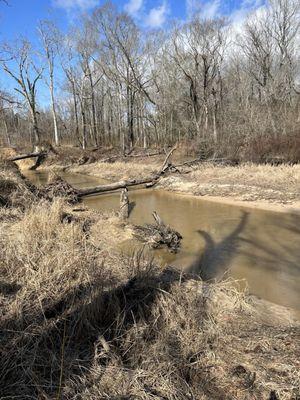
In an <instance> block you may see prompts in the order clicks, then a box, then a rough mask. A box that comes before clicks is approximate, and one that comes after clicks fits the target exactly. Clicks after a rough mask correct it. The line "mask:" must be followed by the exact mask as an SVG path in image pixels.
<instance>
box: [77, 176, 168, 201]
mask: <svg viewBox="0 0 300 400" xmlns="http://www.w3.org/2000/svg"><path fill="white" fill-rule="evenodd" d="M159 178H160V175H154V176H148V177H146V178H142V179H129V180H127V181H124V180H123V181H119V182H115V183H109V184H107V185H100V186H96V187H93V188H90V189H83V190H80V191H79V192H78V195H79V197H83V196H88V195H90V194H96V193H105V192H111V191H113V190H118V189H124V188H126V187H129V186H137V185H143V184H145V183H150V182H151V183H152V182H154V183H155V182H157V181H158V180H159Z"/></svg>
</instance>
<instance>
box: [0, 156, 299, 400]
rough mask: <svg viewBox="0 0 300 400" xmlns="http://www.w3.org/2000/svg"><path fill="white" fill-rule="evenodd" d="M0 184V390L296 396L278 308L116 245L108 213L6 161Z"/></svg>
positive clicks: (291, 338) (290, 339) (285, 314)
mask: <svg viewBox="0 0 300 400" xmlns="http://www.w3.org/2000/svg"><path fill="white" fill-rule="evenodd" d="M102 176H104V175H102ZM167 179H168V178H167ZM0 185H1V194H2V198H3V199H4V200H5V203H4V202H3V203H2V206H1V207H0V241H1V246H0V271H1V272H0V273H1V277H0V305H1V307H0V309H1V315H0V316H1V319H0V329H1V339H0V344H1V346H0V352H1V360H2V362H1V366H0V397H1V398H16V397H19V398H45V399H57V398H63V399H74V398H81V399H89V400H90V399H95V400H96V399H107V398H115V399H121V398H122V399H125V398H126V399H147V400H148V399H149V400H150V399H168V400H171V399H172V400H173V399H182V400H183V399H207V400H208V399H209V400H211V399H228V400H229V399H249V400H250V399H277V398H278V399H297V398H298V397H299V395H300V393H299V387H300V372H299V371H300V362H299V360H300V326H299V322H297V321H295V320H294V319H293V318H292V316H291V314H290V313H289V311H288V310H287V309H285V308H283V307H279V306H274V305H271V304H269V303H267V302H264V301H261V300H258V299H257V298H255V297H253V296H247V295H245V294H242V293H239V292H237V291H236V290H235V289H234V288H233V287H232V285H231V284H230V283H228V282H227V283H226V282H225V283H220V284H207V283H204V282H202V281H200V280H199V279H198V278H197V277H196V276H191V275H182V274H180V273H179V272H178V271H176V270H174V269H170V268H169V269H165V270H162V269H161V268H160V267H159V266H157V265H154V264H153V263H151V262H150V261H149V260H146V259H143V257H141V256H140V255H135V256H134V257H132V258H127V257H124V256H122V255H121V254H120V253H119V252H118V250H117V246H118V244H119V243H120V242H122V241H123V240H126V239H127V238H128V237H130V235H131V231H130V226H127V225H126V224H124V222H120V221H119V219H118V217H117V215H115V214H105V213H104V214H103V213H99V212H96V211H91V210H86V209H84V207H83V206H82V205H80V204H73V205H72V204H69V198H68V196H62V197H61V196H59V192H58V191H56V192H55V193H56V196H54V197H53V198H52V199H50V197H49V196H48V197H45V196H44V195H43V194H40V193H39V192H36V190H35V189H34V187H32V186H30V185H29V184H28V183H27V182H26V181H24V180H23V179H22V177H21V176H20V174H19V173H18V171H17V170H16V169H15V168H14V167H13V165H12V164H10V163H4V164H3V163H2V164H1V168H0ZM43 193H48V194H49V192H43ZM52 193H54V192H53V191H52Z"/></svg>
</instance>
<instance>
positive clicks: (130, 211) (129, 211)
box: [128, 201, 136, 216]
mask: <svg viewBox="0 0 300 400" xmlns="http://www.w3.org/2000/svg"><path fill="white" fill-rule="evenodd" d="M135 206H136V202H135V201H131V202H130V203H129V207H128V216H130V214H131V213H132V211H133V210H134V207H135Z"/></svg>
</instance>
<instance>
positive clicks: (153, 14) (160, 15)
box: [145, 2, 169, 28]
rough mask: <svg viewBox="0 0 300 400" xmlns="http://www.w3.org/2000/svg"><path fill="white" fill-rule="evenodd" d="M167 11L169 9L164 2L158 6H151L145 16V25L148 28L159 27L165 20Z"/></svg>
mask: <svg viewBox="0 0 300 400" xmlns="http://www.w3.org/2000/svg"><path fill="white" fill-rule="evenodd" d="M168 12H169V9H168V5H167V3H166V2H163V3H162V4H161V5H160V6H158V7H155V8H151V10H150V11H149V13H148V15H147V16H146V18H145V25H146V26H148V27H150V28H159V27H160V26H162V25H163V24H164V23H165V22H166V19H167V15H168Z"/></svg>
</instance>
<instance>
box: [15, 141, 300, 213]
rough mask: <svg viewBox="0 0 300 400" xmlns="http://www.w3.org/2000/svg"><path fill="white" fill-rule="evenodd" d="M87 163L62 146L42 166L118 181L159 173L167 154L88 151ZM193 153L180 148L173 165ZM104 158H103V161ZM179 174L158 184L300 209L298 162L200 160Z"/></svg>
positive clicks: (219, 197) (226, 198)
mask: <svg viewBox="0 0 300 400" xmlns="http://www.w3.org/2000/svg"><path fill="white" fill-rule="evenodd" d="M86 158H87V159H88V161H87V162H86V163H85V164H83V165H79V164H78V160H81V159H82V154H81V153H80V151H79V150H78V149H76V150H75V151H74V149H68V150H66V149H64V150H63V151H62V153H61V154H60V155H59V156H53V157H50V159H49V160H47V161H46V163H45V165H44V166H42V168H49V167H50V168H54V169H60V170H61V169H63V170H64V171H67V172H71V173H81V174H87V175H92V176H95V177H99V178H103V179H107V180H109V181H118V180H122V179H129V178H141V177H144V176H149V175H151V174H153V173H155V172H157V171H158V170H159V169H160V167H161V165H162V163H163V161H164V158H165V155H164V154H160V155H157V156H150V157H149V156H147V155H145V156H144V157H136V158H135V157H126V158H124V157H118V156H116V155H115V152H113V151H112V150H110V151H109V150H108V151H106V152H105V153H103V152H99V153H97V152H90V153H88V155H86ZM191 158H193V157H191V156H186V155H184V154H183V153H182V152H180V150H179V151H176V152H175V153H174V156H173V157H172V163H173V164H175V165H176V164H180V163H182V162H183V161H186V160H189V159H191ZM101 160H105V162H103V161H101ZM30 163H32V161H30V160H29V161H28V160H24V161H21V162H20V166H21V168H22V167H25V168H27V167H28V165H31V164H30ZM178 169H179V171H180V173H172V174H166V175H165V176H164V177H163V179H161V180H160V181H159V184H158V185H156V187H157V188H161V189H165V190H169V191H174V192H179V193H185V194H190V195H196V196H202V197H205V198H207V199H208V200H212V201H221V202H228V203H236V204H238V205H240V206H241V205H245V206H247V207H258V208H263V209H271V210H275V211H300V165H299V164H297V165H288V164H282V165H277V166H276V165H255V164H251V163H245V164H240V165H237V166H228V165H216V164H213V163H210V162H202V163H197V164H193V165H191V166H181V167H179V168H178Z"/></svg>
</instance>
